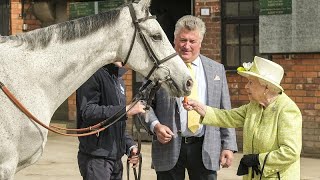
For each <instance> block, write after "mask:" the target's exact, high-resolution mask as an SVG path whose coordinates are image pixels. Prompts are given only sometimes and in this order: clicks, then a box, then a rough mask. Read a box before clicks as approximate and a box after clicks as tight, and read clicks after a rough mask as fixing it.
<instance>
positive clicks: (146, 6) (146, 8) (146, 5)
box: [139, 0, 151, 11]
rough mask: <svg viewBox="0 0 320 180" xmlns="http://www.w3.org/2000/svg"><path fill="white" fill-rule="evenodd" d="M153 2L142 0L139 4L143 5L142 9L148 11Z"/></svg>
mask: <svg viewBox="0 0 320 180" xmlns="http://www.w3.org/2000/svg"><path fill="white" fill-rule="evenodd" d="M150 4H151V0H140V1H139V5H140V6H141V7H142V11H146V10H147V11H148V10H149V7H150Z"/></svg>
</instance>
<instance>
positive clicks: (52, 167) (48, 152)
mask: <svg viewBox="0 0 320 180" xmlns="http://www.w3.org/2000/svg"><path fill="white" fill-rule="evenodd" d="M77 147H78V140H77V138H72V137H63V136H59V135H54V136H49V138H48V143H47V145H46V147H45V151H44V154H43V156H42V157H41V159H40V160H39V161H38V162H37V163H36V164H34V165H32V166H29V167H27V168H25V169H23V170H21V171H20V172H18V173H17V174H16V176H15V180H80V179H82V178H81V176H80V174H79V171H78V166H77V159H76V154H77ZM150 148H151V145H150V143H144V144H142V153H143V164H142V180H155V179H156V175H155V173H154V171H153V170H152V169H151V168H150V164H151V158H150V157H151V155H150V153H151V149H150ZM241 156H242V154H241V153H236V154H235V160H234V164H233V166H232V167H230V168H228V169H222V170H221V171H219V173H218V178H219V180H238V179H241V178H240V177H238V176H236V175H235V174H236V171H237V166H238V164H239V161H240V158H241ZM125 160H126V156H124V158H123V162H125ZM319 166H320V159H312V158H302V159H301V180H320V170H319ZM132 175H133V171H131V177H130V179H131V180H134V178H133V176H132ZM123 179H124V180H126V179H127V177H126V172H124V177H123Z"/></svg>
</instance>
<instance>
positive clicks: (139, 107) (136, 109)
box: [126, 101, 146, 116]
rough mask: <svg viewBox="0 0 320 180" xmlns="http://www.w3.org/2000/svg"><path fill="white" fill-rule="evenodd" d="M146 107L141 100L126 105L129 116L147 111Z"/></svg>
mask: <svg viewBox="0 0 320 180" xmlns="http://www.w3.org/2000/svg"><path fill="white" fill-rule="evenodd" d="M145 107H146V106H145V105H144V104H143V103H142V102H141V101H138V102H137V103H136V104H134V103H131V104H129V105H128V106H126V111H127V114H128V115H129V116H132V115H135V114H138V113H145V110H144V109H145Z"/></svg>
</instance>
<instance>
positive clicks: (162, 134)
mask: <svg viewBox="0 0 320 180" xmlns="http://www.w3.org/2000/svg"><path fill="white" fill-rule="evenodd" d="M154 132H155V133H156V135H157V139H158V141H159V142H160V143H162V144H166V143H168V142H170V141H171V139H172V137H173V136H174V134H173V132H172V131H171V130H170V128H169V127H167V126H165V125H162V124H160V123H158V124H156V125H155V126H154Z"/></svg>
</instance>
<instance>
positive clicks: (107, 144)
mask: <svg viewBox="0 0 320 180" xmlns="http://www.w3.org/2000/svg"><path fill="white" fill-rule="evenodd" d="M124 73H125V69H124V68H118V67H116V66H115V65H114V64H109V65H106V66H104V67H102V68H100V69H99V70H98V71H97V72H96V73H95V74H94V75H93V76H91V77H90V79H88V80H87V81H86V82H85V83H84V84H83V85H82V86H81V87H80V88H79V89H78V90H77V92H76V103H77V127H78V128H85V127H89V126H92V125H95V124H97V123H99V122H102V121H103V120H105V119H108V118H109V117H111V116H112V115H114V114H115V113H117V112H118V111H121V113H126V112H125V110H126V109H125V106H126V96H125V88H124V87H125V86H124V81H123V80H122V78H121V76H122V75H123V74H124ZM126 119H127V116H126V115H125V116H124V117H122V118H121V119H120V120H119V121H117V122H116V123H114V124H113V125H111V126H110V127H108V128H107V129H106V130H104V131H102V132H100V133H99V134H97V135H90V136H85V137H79V141H80V144H79V152H80V153H85V154H87V155H91V156H98V157H102V158H107V159H111V160H118V159H120V158H121V157H122V156H123V155H124V154H125V153H126V152H127V151H128V149H129V148H130V147H131V146H133V145H135V143H134V141H133V140H132V138H131V136H129V135H128V134H127V133H126V131H125V129H126Z"/></svg>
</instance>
